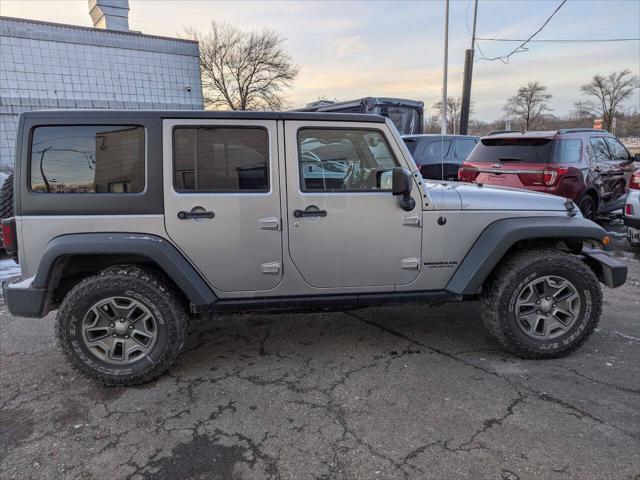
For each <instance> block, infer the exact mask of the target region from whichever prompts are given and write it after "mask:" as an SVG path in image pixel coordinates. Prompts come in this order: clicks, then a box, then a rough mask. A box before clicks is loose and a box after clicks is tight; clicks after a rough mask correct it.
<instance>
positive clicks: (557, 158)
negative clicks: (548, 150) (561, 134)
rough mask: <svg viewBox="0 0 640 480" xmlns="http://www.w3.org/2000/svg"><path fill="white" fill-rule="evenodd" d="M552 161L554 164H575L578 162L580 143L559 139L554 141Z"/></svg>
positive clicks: (578, 141)
mask: <svg viewBox="0 0 640 480" xmlns="http://www.w3.org/2000/svg"><path fill="white" fill-rule="evenodd" d="M553 148H554V153H553V161H554V162H556V163H575V162H579V161H580V153H581V150H582V141H581V140H573V139H559V140H555V141H554V146H553Z"/></svg>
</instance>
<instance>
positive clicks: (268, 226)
mask: <svg viewBox="0 0 640 480" xmlns="http://www.w3.org/2000/svg"><path fill="white" fill-rule="evenodd" d="M260 228H261V229H262V230H280V219H279V218H277V217H268V218H261V219H260Z"/></svg>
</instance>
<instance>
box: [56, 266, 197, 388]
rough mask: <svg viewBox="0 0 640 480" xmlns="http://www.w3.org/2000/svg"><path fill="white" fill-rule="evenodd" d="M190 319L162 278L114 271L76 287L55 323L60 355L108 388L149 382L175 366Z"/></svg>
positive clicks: (130, 268) (129, 268)
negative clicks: (108, 386) (109, 386)
mask: <svg viewBox="0 0 640 480" xmlns="http://www.w3.org/2000/svg"><path fill="white" fill-rule="evenodd" d="M186 325H187V313H186V311H185V308H184V307H183V306H182V304H181V303H180V301H179V299H178V298H177V297H176V295H175V294H174V293H173V292H172V291H171V289H170V287H169V286H168V285H166V284H165V283H164V282H163V281H162V280H161V279H160V278H159V277H157V276H155V275H154V274H151V273H148V272H146V271H144V270H141V269H139V268H137V267H133V266H123V267H116V268H110V269H108V270H105V271H103V272H101V273H100V274H99V275H96V276H93V277H89V278H87V279H85V280H83V281H82V282H80V283H79V284H78V285H76V286H75V287H74V288H73V289H72V290H71V291H70V292H69V293H68V294H67V296H66V297H65V299H64V301H63V302H62V305H61V307H60V309H59V311H58V315H57V317H56V334H57V337H58V341H59V343H60V346H61V348H62V351H63V352H64V354H65V355H66V357H67V359H68V360H69V361H70V362H71V364H72V365H73V366H74V367H75V368H76V369H77V370H78V371H80V373H82V374H83V375H85V376H86V377H89V378H92V379H94V380H97V381H98V382H100V383H102V384H105V385H136V384H140V383H144V382H148V381H150V380H152V379H154V378H156V377H158V376H159V375H161V374H162V373H163V372H164V371H165V370H167V369H168V368H169V367H170V366H171V365H172V364H173V362H174V361H175V359H176V357H177V356H178V353H179V352H180V349H181V347H182V344H183V343H184V339H185V332H186Z"/></svg>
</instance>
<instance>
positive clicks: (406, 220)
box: [402, 214, 422, 227]
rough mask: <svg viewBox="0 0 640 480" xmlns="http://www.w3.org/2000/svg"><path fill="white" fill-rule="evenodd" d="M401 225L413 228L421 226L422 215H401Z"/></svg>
mask: <svg viewBox="0 0 640 480" xmlns="http://www.w3.org/2000/svg"><path fill="white" fill-rule="evenodd" d="M402 224H403V225H413V226H414V227H421V226H422V215H421V214H417V215H403V216H402Z"/></svg>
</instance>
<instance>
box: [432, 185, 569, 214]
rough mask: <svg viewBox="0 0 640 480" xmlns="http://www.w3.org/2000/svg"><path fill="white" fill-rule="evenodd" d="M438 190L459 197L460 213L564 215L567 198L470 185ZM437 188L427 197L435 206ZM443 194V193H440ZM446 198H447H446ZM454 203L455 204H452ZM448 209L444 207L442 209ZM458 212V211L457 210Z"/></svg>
mask: <svg viewBox="0 0 640 480" xmlns="http://www.w3.org/2000/svg"><path fill="white" fill-rule="evenodd" d="M439 188H441V189H443V190H448V192H447V193H449V195H451V193H453V192H455V193H456V194H457V196H458V197H459V202H460V203H459V206H458V208H459V209H461V210H528V211H531V210H537V211H565V210H566V208H565V205H564V203H565V202H566V201H567V199H566V198H563V197H559V196H557V195H550V194H547V193H537V192H530V191H528V190H520V189H517V188H508V187H495V186H491V185H489V186H487V185H483V186H478V185H476V184H470V183H457V182H451V183H447V184H446V185H444V184H440V185H439ZM439 188H431V189H429V190H430V193H431V195H432V198H433V200H434V203H438V201H437V200H438V195H439V192H437V190H438V189H439ZM441 193H444V192H441ZM445 197H447V195H445ZM452 200H453V198H451V197H449V201H448V202H447V203H448V204H449V205H448V206H449V207H450V208H451V207H453V203H454V202H452ZM455 203H457V202H455ZM444 207H445V209H447V207H446V206H444ZM454 208H455V207H454ZM456 209H457V208H456Z"/></svg>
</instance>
